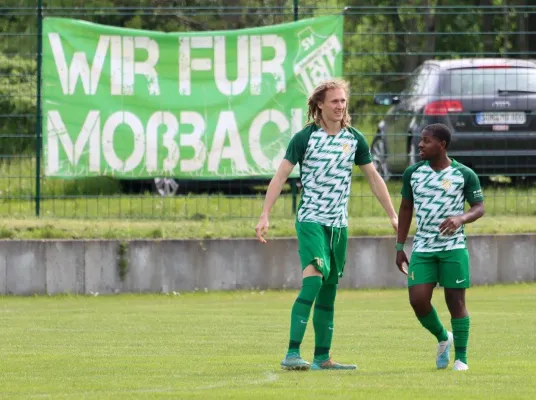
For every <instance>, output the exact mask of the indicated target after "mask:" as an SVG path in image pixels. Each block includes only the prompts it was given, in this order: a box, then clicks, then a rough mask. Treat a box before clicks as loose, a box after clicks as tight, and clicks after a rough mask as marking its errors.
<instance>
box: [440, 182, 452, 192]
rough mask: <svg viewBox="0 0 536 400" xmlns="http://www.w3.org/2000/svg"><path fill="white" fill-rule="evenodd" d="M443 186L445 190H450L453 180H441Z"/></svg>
mask: <svg viewBox="0 0 536 400" xmlns="http://www.w3.org/2000/svg"><path fill="white" fill-rule="evenodd" d="M441 186H442V187H443V190H444V191H445V192H448V191H449V189H450V188H451V187H452V182H451V181H449V180H448V179H443V181H442V182H441Z"/></svg>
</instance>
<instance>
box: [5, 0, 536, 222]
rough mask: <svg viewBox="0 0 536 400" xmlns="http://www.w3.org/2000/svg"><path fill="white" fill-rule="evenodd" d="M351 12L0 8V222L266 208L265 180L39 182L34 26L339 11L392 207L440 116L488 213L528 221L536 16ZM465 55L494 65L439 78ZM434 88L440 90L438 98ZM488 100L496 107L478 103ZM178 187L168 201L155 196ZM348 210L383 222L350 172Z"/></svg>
mask: <svg viewBox="0 0 536 400" xmlns="http://www.w3.org/2000/svg"><path fill="white" fill-rule="evenodd" d="M358 3H360V2H357V1H353V2H352V1H344V2H343V1H336V0H325V1H313V0H299V1H298V0H293V1H290V0H272V1H271V0H236V1H233V2H229V1H223V0H213V1H205V2H201V1H186V0H182V1H174V2H167V1H144V0H139V1H133V0H132V1H126V0H96V1H93V2H92V4H91V5H89V4H90V3H88V2H83V1H81V0H49V1H42V0H38V1H37V5H36V1H35V0H5V1H4V2H3V5H2V6H1V9H0V11H1V14H0V104H1V107H0V215H1V216H3V217H30V216H34V215H40V216H49V217H67V218H135V219H141V218H165V219H198V218H204V217H222V218H225V217H241V218H250V217H257V216H258V214H259V213H260V210H261V208H262V203H263V196H264V191H263V190H264V189H265V187H266V185H267V182H265V181H261V182H259V181H255V182H250V181H248V180H242V181H221V182H218V183H217V184H212V186H211V187H208V188H207V187H205V186H206V185H203V182H200V181H186V182H184V181H180V182H176V181H175V180H172V179H166V180H161V179H160V180H155V181H152V182H147V181H132V180H131V181H120V180H116V179H111V178H106V177H100V178H88V179H76V180H60V179H52V178H47V177H46V176H44V175H43V172H42V169H41V159H40V155H41V137H40V126H41V125H40V124H41V120H42V118H41V115H40V111H39V110H40V107H39V105H40V90H39V85H38V84H37V82H39V81H40V79H41V78H40V75H39V74H40V69H39V68H38V67H37V65H38V62H39V55H40V53H41V45H40V36H39V35H40V32H41V26H42V21H43V18H45V17H47V16H60V17H69V18H78V19H84V20H88V21H92V22H97V23H102V24H108V25H114V26H124V27H130V28H141V29H149V30H161V31H202V30H216V29H240V28H246V27H255V26H263V25H272V24H277V23H282V22H290V21H293V20H297V19H302V18H308V17H313V16H318V15H326V14H338V13H344V15H345V22H344V76H345V78H346V79H347V80H348V81H349V82H350V84H351V98H350V111H351V115H352V119H353V125H354V126H355V127H356V128H358V129H359V130H360V131H361V132H363V133H364V134H365V135H366V137H367V138H368V140H369V143H370V144H371V148H372V152H373V156H374V162H375V164H376V166H377V168H378V170H379V171H380V172H381V173H382V175H383V176H384V178H385V179H386V181H387V182H388V187H389V189H390V191H391V193H392V195H393V198H394V199H395V203H397V204H398V202H399V199H400V196H399V192H400V187H401V182H400V176H401V173H402V172H403V170H404V168H406V167H407V166H408V165H410V164H411V163H413V162H415V161H418V155H417V154H416V148H417V147H416V146H417V143H418V136H419V133H420V130H421V129H422V127H423V125H424V124H427V123H432V122H445V121H446V120H447V121H448V123H450V124H451V125H452V127H453V128H454V130H455V131H456V133H455V135H454V140H453V148H452V151H451V155H452V156H453V157H454V158H460V160H462V162H464V163H465V164H469V165H470V166H472V167H473V168H474V169H475V170H476V171H477V173H478V174H479V176H480V178H481V181H482V183H483V184H484V192H485V194H486V198H487V201H486V202H487V210H488V213H491V214H496V215H501V214H506V215H508V214H510V215H534V214H536V187H535V186H534V184H533V181H534V180H535V179H536V116H534V118H535V119H534V121H533V120H532V117H533V114H536V94H534V93H533V92H536V80H535V79H534V74H533V72H532V71H531V70H530V69H531V68H534V67H536V64H535V65H534V66H533V65H532V64H531V62H530V60H531V59H533V58H536V57H534V54H535V53H536V40H535V39H536V37H535V35H536V6H534V5H525V4H524V3H523V2H518V4H517V5H513V4H510V3H512V2H508V3H507V2H506V1H504V2H502V3H501V2H498V1H494V2H493V4H494V5H491V3H492V2H491V1H482V0H481V1H465V2H464V1H459V2H457V3H459V4H458V5H456V6H440V5H437V3H440V2H439V1H437V2H436V1H432V0H426V1H425V0H422V1H414V2H413V3H412V4H413V5H411V6H408V5H397V3H398V2H394V1H371V2H368V3H369V4H370V5H367V6H362V5H359V4H358ZM498 3H501V4H500V5H497V4H498ZM503 3H504V4H503ZM462 4H465V5H462ZM466 58H487V59H490V58H494V59H496V60H495V61H489V60H488V61H487V64H483V65H482V66H481V68H479V69H468V68H467V66H468V65H466V64H463V61H459V63H460V64H459V65H457V67H456V68H457V69H456V71H455V72H453V71H450V72H444V71H443V69H444V68H445V62H446V61H447V60H460V59H466ZM499 59H500V60H499ZM510 59H511V60H512V61H510V64H509V65H508V66H506V67H505V66H504V62H505V60H510ZM437 61H442V62H441V63H439V62H437ZM522 62H525V63H526V64H522ZM477 81H478V82H477ZM512 82H513V83H512ZM43 84H46V82H43ZM479 85H480V86H479ZM501 85H506V86H505V87H502V86H501ZM438 88H440V89H441V90H444V91H446V92H448V94H449V95H448V101H445V98H444V97H441V94H440V93H439V94H438V92H437V90H438ZM490 88H491V89H490ZM531 88H532V89H531ZM490 90H491V92H490ZM501 90H502V92H500V91H501ZM488 100H489V101H488ZM485 101H488V102H489V103H492V102H495V103H496V105H495V106H492V105H483V102H485ZM479 102H480V103H482V104H477V103H479ZM507 103H508V104H507ZM490 107H492V108H490ZM493 107H495V108H493ZM459 138H462V139H463V140H461V139H459ZM177 184H178V193H177V194H176V195H173V196H162V193H163V192H165V191H166V190H174V189H176V187H177ZM297 199H299V192H298V193H297V194H295V193H294V191H293V185H289V187H288V188H286V191H285V193H284V194H283V195H282V197H281V198H280V200H278V203H277V205H276V207H275V210H274V214H273V216H274V217H282V218H283V217H284V218H287V217H288V218H292V215H293V213H294V210H295V207H296V200H297ZM349 212H350V215H351V216H364V215H371V216H374V215H383V211H382V210H381V208H380V206H379V205H378V204H377V203H376V202H375V201H374V199H373V196H372V194H371V192H370V190H369V189H368V186H367V184H366V182H364V181H363V179H362V177H361V176H360V174H359V170H358V169H356V172H355V180H354V183H353V188H352V198H351V201H350V206H349Z"/></svg>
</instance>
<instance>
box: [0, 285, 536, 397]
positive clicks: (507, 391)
mask: <svg viewBox="0 0 536 400" xmlns="http://www.w3.org/2000/svg"><path fill="white" fill-rule="evenodd" d="M296 293H297V292H295V291H266V292H262V291H260V292H258V291H257V292H225V293H223V292H220V293H204V292H201V293H199V292H197V293H188V294H178V295H173V294H171V295H118V296H109V297H108V296H106V297H103V296H99V297H85V296H78V297H77V296H58V297H34V298H31V297H24V298H20V297H3V298H2V299H1V302H0V315H1V325H0V334H1V337H2V340H1V341H0V354H1V357H2V362H1V363H0V380H1V384H0V397H2V398H9V399H40V398H54V399H56V398H58V399H69V398H70V399H80V398H87V399H97V398H98V399H101V398H113V399H118V398H125V399H127V398H128V399H142V398H143V399H145V398H158V399H161V398H176V399H208V398H210V399H253V398H254V399H276V398H279V399H287V398H292V399H311V398H343V399H393V398H396V399H411V400H415V399H431V398H453V399H534V398H536V386H535V385H534V376H536V360H535V358H534V354H536V342H535V341H534V340H533V339H532V337H533V334H534V332H535V331H536V285H534V284H520V285H515V286H494V287H476V288H473V289H471V290H470V292H469V293H468V306H469V308H470V311H471V316H472V331H471V337H470V346H469V365H470V368H471V370H469V371H467V372H454V371H452V370H450V369H448V370H443V371H437V370H435V369H434V368H435V363H434V358H435V343H434V341H435V339H434V338H433V337H432V336H431V335H430V334H429V333H427V332H426V331H425V330H424V329H423V328H421V327H420V325H419V323H418V321H417V320H416V319H415V318H414V317H413V314H412V312H411V310H410V307H409V304H408V302H407V294H406V291H405V290H402V289H401V290H382V291H378V290H366V291H341V292H340V293H339V295H338V299H337V305H336V307H337V310H336V316H335V326H336V332H335V335H334V343H333V348H332V350H333V354H334V358H336V359H338V360H341V361H346V362H356V363H358V365H359V370H358V371H344V372H336V371H329V372H326V371H320V372H313V371H309V372H301V373H298V372H285V371H281V370H280V369H279V362H280V360H281V358H282V356H283V354H284V351H285V346H286V343H287V341H288V337H287V335H288V332H287V330H288V322H289V321H288V320H289V318H288V317H289V310H290V306H291V304H292V302H293V301H294V298H295V296H296ZM435 304H436V307H437V309H438V312H439V314H440V316H441V318H442V320H443V321H444V323H446V324H448V326H450V322H449V318H448V314H447V311H446V307H445V306H444V302H443V299H442V291H441V290H438V291H437V292H436V293H435ZM310 328H312V327H310ZM312 349H313V335H312V329H309V330H308V332H307V334H306V338H305V342H304V346H303V351H302V353H303V355H304V356H307V358H310V355H311V353H312Z"/></svg>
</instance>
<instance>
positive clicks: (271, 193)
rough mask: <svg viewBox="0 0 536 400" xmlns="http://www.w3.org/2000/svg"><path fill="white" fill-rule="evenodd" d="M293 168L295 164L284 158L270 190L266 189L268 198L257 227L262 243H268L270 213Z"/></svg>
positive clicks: (270, 185) (269, 186) (256, 230)
mask: <svg viewBox="0 0 536 400" xmlns="http://www.w3.org/2000/svg"><path fill="white" fill-rule="evenodd" d="M293 169H294V164H292V163H291V162H290V161H289V160H287V159H283V161H281V164H280V165H279V168H278V169H277V172H276V173H275V175H274V177H273V178H272V180H271V181H270V184H269V185H268V190H267V191H266V199H265V200H264V207H263V209H262V213H261V216H260V218H259V223H258V224H257V227H256V228H255V232H256V234H257V238H258V239H259V241H261V242H262V243H266V239H264V236H265V235H266V234H267V233H268V226H269V220H268V217H269V215H270V211H271V210H272V207H273V206H274V204H275V202H276V200H277V198H278V197H279V195H280V194H281V190H282V189H283V186H284V185H285V183H286V182H287V179H288V177H289V176H290V173H291V172H292V170H293Z"/></svg>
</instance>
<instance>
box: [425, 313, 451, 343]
mask: <svg viewBox="0 0 536 400" xmlns="http://www.w3.org/2000/svg"><path fill="white" fill-rule="evenodd" d="M417 318H418V319H419V321H420V322H421V324H422V326H424V327H425V328H426V329H428V330H429V331H430V333H431V334H432V335H434V336H435V337H436V338H437V341H438V342H443V341H445V340H447V339H448V338H449V337H448V335H447V330H446V329H445V327H444V326H443V324H442V323H441V321H440V320H439V316H438V315H437V311H436V309H435V308H434V306H432V311H430V313H429V314H428V315H426V316H424V317H417Z"/></svg>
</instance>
